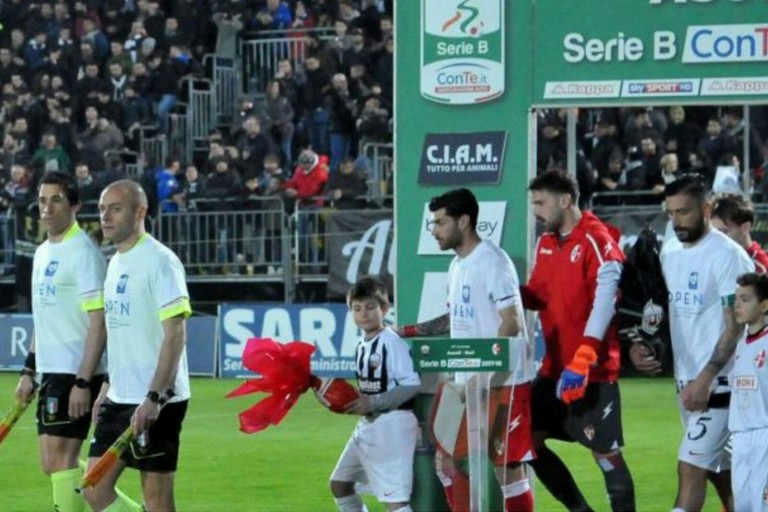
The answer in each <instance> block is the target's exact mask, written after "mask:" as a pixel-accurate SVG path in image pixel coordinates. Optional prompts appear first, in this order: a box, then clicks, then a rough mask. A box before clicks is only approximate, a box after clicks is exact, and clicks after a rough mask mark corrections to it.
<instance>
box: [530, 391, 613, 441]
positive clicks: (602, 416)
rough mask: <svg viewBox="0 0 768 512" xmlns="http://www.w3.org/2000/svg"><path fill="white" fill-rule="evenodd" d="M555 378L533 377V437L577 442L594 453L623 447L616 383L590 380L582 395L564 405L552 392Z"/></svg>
mask: <svg viewBox="0 0 768 512" xmlns="http://www.w3.org/2000/svg"><path fill="white" fill-rule="evenodd" d="M556 388H557V381H555V380H553V379H546V378H537V379H536V380H534V381H533V389H532V390H531V416H532V421H531V425H532V430H533V432H534V437H536V433H537V432H545V433H546V435H547V437H550V438H554V439H559V440H561V441H567V442H574V441H575V442H577V443H579V444H581V445H583V446H586V447H587V448H589V449H590V450H592V451H595V452H597V453H608V452H611V451H614V450H616V449H618V448H619V447H621V446H624V434H623V432H622V428H621V398H620V396H619V385H618V383H616V382H590V383H589V384H587V392H586V394H585V395H584V398H582V399H581V400H577V401H575V402H573V403H571V404H570V405H569V404H565V403H563V402H562V401H561V400H560V399H558V398H557V395H556Z"/></svg>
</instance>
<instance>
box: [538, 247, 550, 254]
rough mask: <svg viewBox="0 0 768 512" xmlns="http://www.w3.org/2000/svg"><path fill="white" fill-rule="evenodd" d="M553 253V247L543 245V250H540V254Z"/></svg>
mask: <svg viewBox="0 0 768 512" xmlns="http://www.w3.org/2000/svg"><path fill="white" fill-rule="evenodd" d="M552 253H553V251H552V249H547V248H546V247H542V248H541V250H540V251H539V254H552Z"/></svg>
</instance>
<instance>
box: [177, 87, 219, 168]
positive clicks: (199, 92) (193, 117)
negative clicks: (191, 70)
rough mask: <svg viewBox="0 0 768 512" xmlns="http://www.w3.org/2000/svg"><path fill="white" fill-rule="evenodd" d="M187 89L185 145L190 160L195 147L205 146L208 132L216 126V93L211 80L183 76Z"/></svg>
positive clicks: (189, 160) (201, 147)
mask: <svg viewBox="0 0 768 512" xmlns="http://www.w3.org/2000/svg"><path fill="white" fill-rule="evenodd" d="M181 83H182V86H186V91H187V101H188V104H187V111H186V127H185V128H186V147H185V148H184V149H185V153H183V155H185V156H186V160H187V162H191V161H192V156H193V152H194V151H195V150H196V149H203V148H207V146H208V133H209V132H210V131H211V129H213V128H215V127H216V110H217V107H216V94H215V90H214V84H213V82H212V81H211V80H206V79H200V78H190V77H186V78H183V79H182V81H181Z"/></svg>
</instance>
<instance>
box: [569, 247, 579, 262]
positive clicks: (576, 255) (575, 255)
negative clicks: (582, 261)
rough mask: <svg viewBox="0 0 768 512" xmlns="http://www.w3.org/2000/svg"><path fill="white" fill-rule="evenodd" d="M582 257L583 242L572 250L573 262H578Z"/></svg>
mask: <svg viewBox="0 0 768 512" xmlns="http://www.w3.org/2000/svg"><path fill="white" fill-rule="evenodd" d="M579 258H581V244H578V245H577V246H576V247H574V248H573V250H572V251H571V263H576V262H577V261H579Z"/></svg>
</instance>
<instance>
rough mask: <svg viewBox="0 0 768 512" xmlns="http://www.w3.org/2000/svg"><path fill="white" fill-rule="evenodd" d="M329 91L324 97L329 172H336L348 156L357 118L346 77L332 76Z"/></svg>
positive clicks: (341, 74)
mask: <svg viewBox="0 0 768 512" xmlns="http://www.w3.org/2000/svg"><path fill="white" fill-rule="evenodd" d="M331 86H332V88H331V90H330V91H329V92H328V94H327V95H326V97H325V108H326V109H327V110H328V121H329V127H328V130H329V132H330V134H331V172H336V171H337V170H338V169H337V168H338V165H339V163H340V162H341V161H342V159H344V158H346V157H348V156H349V153H350V146H351V144H352V137H353V135H354V131H355V118H356V117H357V102H356V100H355V98H353V97H352V96H351V95H350V93H349V86H348V83H347V77H346V75H344V74H343V73H337V74H335V75H333V78H332V79H331Z"/></svg>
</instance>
